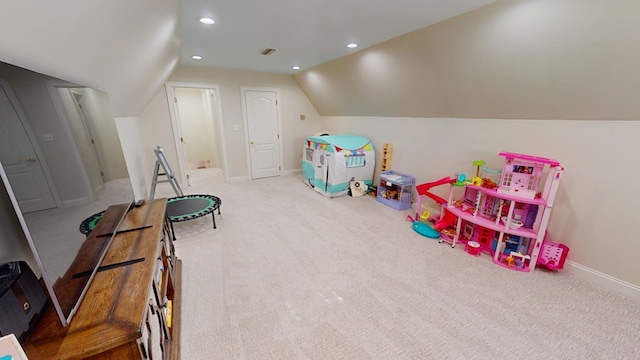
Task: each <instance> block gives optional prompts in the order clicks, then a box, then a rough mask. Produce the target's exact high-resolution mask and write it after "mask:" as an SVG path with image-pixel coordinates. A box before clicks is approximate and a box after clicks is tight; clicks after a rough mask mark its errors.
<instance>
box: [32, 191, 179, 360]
mask: <svg viewBox="0 0 640 360" xmlns="http://www.w3.org/2000/svg"><path fill="white" fill-rule="evenodd" d="M166 204H167V202H166V199H158V200H148V201H146V202H145V204H143V205H142V206H141V207H138V208H133V209H131V210H130V211H129V212H128V213H127V215H126V217H125V219H124V221H123V223H122V224H121V226H120V231H119V232H118V233H117V234H116V236H115V237H114V239H113V242H112V243H111V246H110V247H109V249H108V251H107V254H106V256H105V258H104V260H103V261H102V266H101V270H100V271H99V272H98V273H97V274H96V276H95V277H94V279H93V281H92V283H91V285H90V286H89V289H88V291H87V293H86V294H85V297H84V299H83V300H82V303H81V304H80V306H79V308H78V310H77V312H76V314H75V315H74V316H73V318H72V319H71V323H70V324H69V326H67V327H62V326H61V324H60V321H59V320H58V318H57V316H56V313H55V311H54V309H53V308H50V309H48V311H47V312H45V314H44V315H43V317H42V319H41V320H40V321H39V322H38V324H37V325H36V328H35V329H34V331H33V333H32V334H31V335H30V336H29V338H28V339H27V340H26V341H25V342H23V347H24V350H25V352H26V353H27V356H28V357H29V359H30V360H38V359H46V360H51V359H154V360H155V359H179V357H180V355H179V354H180V346H179V339H180V321H179V320H180V319H179V314H180V294H181V291H180V276H181V262H180V260H179V259H178V258H177V257H176V256H175V252H174V247H173V242H172V238H173V234H171V227H170V226H169V223H168V220H167V216H166ZM116 213H118V211H117V209H115V207H114V209H112V208H109V209H107V211H106V213H105V215H104V219H105V221H103V220H101V221H100V223H98V226H97V227H96V229H95V230H94V231H93V232H92V233H91V234H90V235H89V237H88V238H87V241H90V240H91V237H92V236H100V234H103V235H104V231H105V229H104V228H102V229H101V224H108V223H110V221H109V217H110V216H117V215H113V214H116ZM111 223H112V221H111ZM101 231H102V233H101ZM106 231H108V230H106Z"/></svg>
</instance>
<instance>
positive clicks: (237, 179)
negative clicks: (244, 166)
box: [229, 176, 251, 183]
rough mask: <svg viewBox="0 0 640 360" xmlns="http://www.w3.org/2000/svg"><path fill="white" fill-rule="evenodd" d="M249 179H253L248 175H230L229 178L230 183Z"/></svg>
mask: <svg viewBox="0 0 640 360" xmlns="http://www.w3.org/2000/svg"><path fill="white" fill-rule="evenodd" d="M249 180H251V179H250V178H249V177H248V176H234V177H230V178H229V182H230V183H234V182H242V181H249Z"/></svg>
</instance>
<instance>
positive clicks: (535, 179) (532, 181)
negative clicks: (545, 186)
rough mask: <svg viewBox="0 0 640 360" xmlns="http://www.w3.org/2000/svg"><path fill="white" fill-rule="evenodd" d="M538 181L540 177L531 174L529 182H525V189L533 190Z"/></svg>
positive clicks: (536, 186)
mask: <svg viewBox="0 0 640 360" xmlns="http://www.w3.org/2000/svg"><path fill="white" fill-rule="evenodd" d="M539 182H540V178H539V177H537V176H532V177H530V178H529V183H528V184H527V189H529V190H533V191H535V190H536V189H537V188H538V183H539Z"/></svg>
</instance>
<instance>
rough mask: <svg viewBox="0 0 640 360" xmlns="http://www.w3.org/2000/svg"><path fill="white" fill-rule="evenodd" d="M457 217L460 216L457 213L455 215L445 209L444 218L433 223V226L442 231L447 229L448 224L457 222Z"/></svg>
mask: <svg viewBox="0 0 640 360" xmlns="http://www.w3.org/2000/svg"><path fill="white" fill-rule="evenodd" d="M443 210H444V209H443ZM456 219H458V218H457V217H456V216H455V215H453V214H452V213H451V212H449V211H446V210H444V216H443V217H442V219H440V220H438V221H437V222H436V223H435V224H434V225H433V228H434V229H436V230H438V231H442V230H444V229H446V228H447V227H448V226H451V225H453V223H455V222H456Z"/></svg>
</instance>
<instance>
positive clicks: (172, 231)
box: [169, 221, 176, 241]
mask: <svg viewBox="0 0 640 360" xmlns="http://www.w3.org/2000/svg"><path fill="white" fill-rule="evenodd" d="M169 224H170V225H171V235H173V240H174V241H175V240H176V232H175V230H173V221H169Z"/></svg>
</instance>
